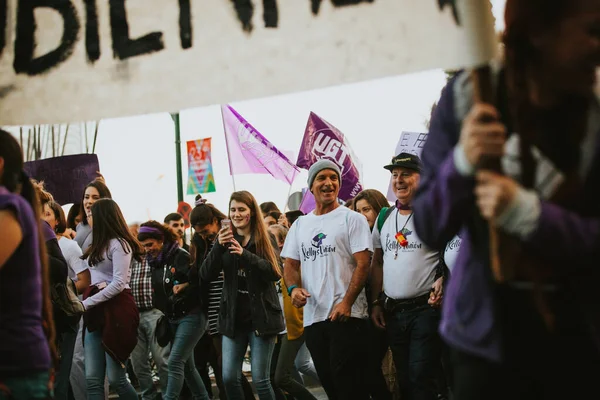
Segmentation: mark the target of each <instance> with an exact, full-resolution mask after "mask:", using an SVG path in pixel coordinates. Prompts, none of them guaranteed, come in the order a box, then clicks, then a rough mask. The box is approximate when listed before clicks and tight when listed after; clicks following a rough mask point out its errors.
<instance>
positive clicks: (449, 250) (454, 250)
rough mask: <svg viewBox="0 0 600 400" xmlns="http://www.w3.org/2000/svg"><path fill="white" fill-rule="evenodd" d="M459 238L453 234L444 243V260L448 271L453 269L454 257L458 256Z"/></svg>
mask: <svg viewBox="0 0 600 400" xmlns="http://www.w3.org/2000/svg"><path fill="white" fill-rule="evenodd" d="M461 241H462V240H461V238H459V237H458V236H455V237H454V238H453V239H452V240H451V241H449V242H448V244H447V245H446V250H445V252H444V262H445V263H446V265H447V266H448V269H449V270H450V272H452V270H453V269H454V266H455V265H456V259H457V258H458V252H459V250H460V243H461Z"/></svg>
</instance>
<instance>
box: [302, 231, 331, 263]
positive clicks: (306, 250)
mask: <svg viewBox="0 0 600 400" xmlns="http://www.w3.org/2000/svg"><path fill="white" fill-rule="evenodd" d="M326 238H327V235H326V234H324V233H322V232H321V233H319V234H318V235H315V237H313V238H312V239H311V241H310V244H311V247H306V246H305V245H304V242H302V245H301V247H302V259H303V261H308V260H311V261H315V260H316V259H317V257H327V256H328V255H329V254H331V253H335V249H336V248H335V246H332V245H329V244H327V245H324V244H323V240H325V239H326Z"/></svg>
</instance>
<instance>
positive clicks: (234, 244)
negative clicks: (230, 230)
mask: <svg viewBox="0 0 600 400" xmlns="http://www.w3.org/2000/svg"><path fill="white" fill-rule="evenodd" d="M229 252H230V253H231V254H237V255H238V256H241V255H242V253H243V252H244V248H243V247H242V245H241V244H240V243H239V242H238V241H237V240H235V239H233V238H232V239H231V240H230V241H229Z"/></svg>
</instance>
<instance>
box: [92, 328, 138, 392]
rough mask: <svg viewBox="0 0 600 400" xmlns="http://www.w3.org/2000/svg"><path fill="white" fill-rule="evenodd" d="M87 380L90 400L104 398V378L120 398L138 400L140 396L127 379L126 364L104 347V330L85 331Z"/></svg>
mask: <svg viewBox="0 0 600 400" xmlns="http://www.w3.org/2000/svg"><path fill="white" fill-rule="evenodd" d="M84 340H85V342H84V351H85V380H86V382H87V394H88V397H87V398H88V400H104V399H105V393H104V378H105V376H106V375H108V383H109V384H110V386H112V387H113V389H115V390H116V392H117V393H118V395H119V399H124V400H137V398H138V396H137V393H136V391H135V389H134V388H133V386H131V384H130V383H129V381H128V380H127V376H126V372H127V368H126V367H125V365H121V364H120V363H118V362H116V361H115V360H114V359H113V358H112V357H111V356H109V355H108V354H107V353H106V352H105V351H104V347H102V332H100V331H95V332H90V331H88V330H87V329H86V331H85V339H84Z"/></svg>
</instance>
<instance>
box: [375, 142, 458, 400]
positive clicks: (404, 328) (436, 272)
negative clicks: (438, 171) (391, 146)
mask: <svg viewBox="0 0 600 400" xmlns="http://www.w3.org/2000/svg"><path fill="white" fill-rule="evenodd" d="M384 168H385V169H387V170H389V171H391V173H392V187H393V190H394V193H395V194H396V198H397V201H396V207H393V208H392V209H389V210H387V211H382V213H381V214H380V215H379V217H378V221H377V226H375V227H374V228H373V247H374V248H375V253H374V255H373V260H372V264H371V289H372V291H371V293H372V297H373V298H372V299H371V301H372V305H373V310H372V312H371V319H372V320H373V322H374V323H375V325H376V326H377V327H379V328H381V329H385V330H386V332H387V336H388V342H389V344H390V348H391V350H392V355H393V357H394V363H395V365H396V373H397V378H398V383H399V386H400V390H401V391H402V398H403V399H418V400H434V399H437V395H438V385H437V383H436V379H437V377H438V372H439V368H440V362H441V354H442V343H441V340H440V338H439V335H438V325H439V322H440V311H439V305H440V302H441V298H442V283H443V275H444V273H445V272H446V270H447V269H446V268H445V265H444V264H443V262H442V261H441V259H442V258H441V255H440V252H439V251H437V250H432V249H429V248H427V246H425V244H424V243H422V241H421V240H420V239H419V237H418V236H417V235H416V233H415V229H414V226H413V219H412V217H413V213H412V210H411V202H412V199H413V197H414V196H415V193H416V191H417V187H418V185H419V179H420V172H421V160H420V159H419V157H417V156H415V155H413V154H408V153H400V154H399V155H397V156H396V157H394V158H393V159H392V162H391V164H390V165H386V166H385V167H384Z"/></svg>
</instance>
